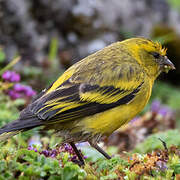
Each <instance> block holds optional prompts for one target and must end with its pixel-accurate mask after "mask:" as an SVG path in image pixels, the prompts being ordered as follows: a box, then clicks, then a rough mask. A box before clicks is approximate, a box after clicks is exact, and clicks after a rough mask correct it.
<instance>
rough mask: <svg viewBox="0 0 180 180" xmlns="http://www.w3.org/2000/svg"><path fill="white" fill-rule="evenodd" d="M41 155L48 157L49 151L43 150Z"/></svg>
mask: <svg viewBox="0 0 180 180" xmlns="http://www.w3.org/2000/svg"><path fill="white" fill-rule="evenodd" d="M41 154H44V156H46V157H48V156H49V151H48V150H43V151H42V152H41Z"/></svg>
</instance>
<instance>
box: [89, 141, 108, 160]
mask: <svg viewBox="0 0 180 180" xmlns="http://www.w3.org/2000/svg"><path fill="white" fill-rule="evenodd" d="M89 144H90V145H91V146H92V147H94V148H95V149H96V150H97V151H99V152H100V153H101V154H102V155H103V156H104V157H105V158H107V159H111V156H109V155H108V154H107V153H106V152H105V151H104V150H103V149H102V148H100V147H99V146H98V145H97V144H95V143H91V142H89Z"/></svg>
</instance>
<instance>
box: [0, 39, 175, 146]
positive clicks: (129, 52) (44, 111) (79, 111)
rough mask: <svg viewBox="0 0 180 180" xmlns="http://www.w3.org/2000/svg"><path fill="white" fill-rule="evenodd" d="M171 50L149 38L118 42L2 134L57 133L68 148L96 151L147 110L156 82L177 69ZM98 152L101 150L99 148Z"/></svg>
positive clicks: (81, 65) (82, 64)
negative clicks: (87, 146) (82, 144)
mask: <svg viewBox="0 0 180 180" xmlns="http://www.w3.org/2000/svg"><path fill="white" fill-rule="evenodd" d="M165 55H166V49H163V48H162V46H161V45H160V44H159V43H154V42H152V41H150V40H148V39H145V38H132V39H128V40H125V41H122V42H116V43H113V44H111V45H110V46H107V47H105V48H104V49H102V50H100V51H98V52H96V53H94V54H92V55H90V56H88V57H86V58H84V59H83V60H81V61H79V62H78V63H76V64H74V65H73V66H71V67H70V68H69V69H68V70H67V71H66V72H64V74H63V75H62V76H61V77H59V79H58V80H57V81H56V82H55V83H54V84H52V86H51V87H50V88H49V89H47V90H44V91H43V92H42V93H41V94H40V95H39V97H38V98H37V99H36V100H35V101H34V102H32V103H31V104H30V105H29V106H28V107H27V108H26V109H24V110H23V111H22V112H21V115H20V118H19V119H18V120H17V121H15V122H12V123H11V124H9V125H7V126H5V127H3V128H2V129H0V133H1V134H2V135H1V136H0V138H1V137H2V136H3V133H7V132H11V131H17V130H28V129H31V128H33V127H36V126H44V127H45V129H55V130H56V132H57V134H58V135H60V136H62V137H63V138H64V141H65V142H78V141H89V142H90V143H91V144H92V145H94V146H95V144H96V142H97V141H99V139H100V138H101V136H103V135H110V134H111V133H112V132H113V131H115V130H116V129H118V128H119V127H120V126H122V125H123V124H125V123H127V122H128V121H130V120H131V119H132V118H133V117H134V116H136V115H137V113H139V112H140V111H141V110H142V109H143V108H144V106H145V105H146V104H147V102H148V100H149V98H150V95H151V90H152V86H153V83H154V80H155V79H156V78H157V76H158V75H159V74H160V72H161V71H168V70H169V69H174V66H173V64H172V63H171V62H170V61H169V60H168V59H167V57H166V56H165ZM96 148H97V147H96Z"/></svg>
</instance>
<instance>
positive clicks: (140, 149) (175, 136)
mask: <svg viewBox="0 0 180 180" xmlns="http://www.w3.org/2000/svg"><path fill="white" fill-rule="evenodd" d="M159 138H160V139H162V140H163V141H164V142H166V144H167V146H168V147H169V146H171V145H175V146H177V147H179V148H180V132H179V131H178V130H168V131H166V132H159V133H156V134H153V135H150V136H149V137H147V139H146V140H145V141H144V142H142V143H140V144H138V145H137V146H136V147H135V149H134V150H133V152H137V153H148V152H151V151H153V150H157V149H162V148H163V144H162V142H161V141H160V140H159Z"/></svg>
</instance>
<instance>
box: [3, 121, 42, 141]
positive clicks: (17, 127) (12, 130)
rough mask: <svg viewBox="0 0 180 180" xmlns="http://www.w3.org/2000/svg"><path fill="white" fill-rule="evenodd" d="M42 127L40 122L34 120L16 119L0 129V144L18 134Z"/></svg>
mask: <svg viewBox="0 0 180 180" xmlns="http://www.w3.org/2000/svg"><path fill="white" fill-rule="evenodd" d="M41 125H42V121H41V120H38V119H34V118H30V119H26V120H21V119H18V120H16V121H13V122H11V123H8V124H7V125H5V126H4V127H2V128H0V142H2V141H5V140H6V139H8V138H10V137H12V136H14V135H16V134H18V133H20V132H23V131H27V130H30V129H32V128H34V127H38V126H41Z"/></svg>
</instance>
